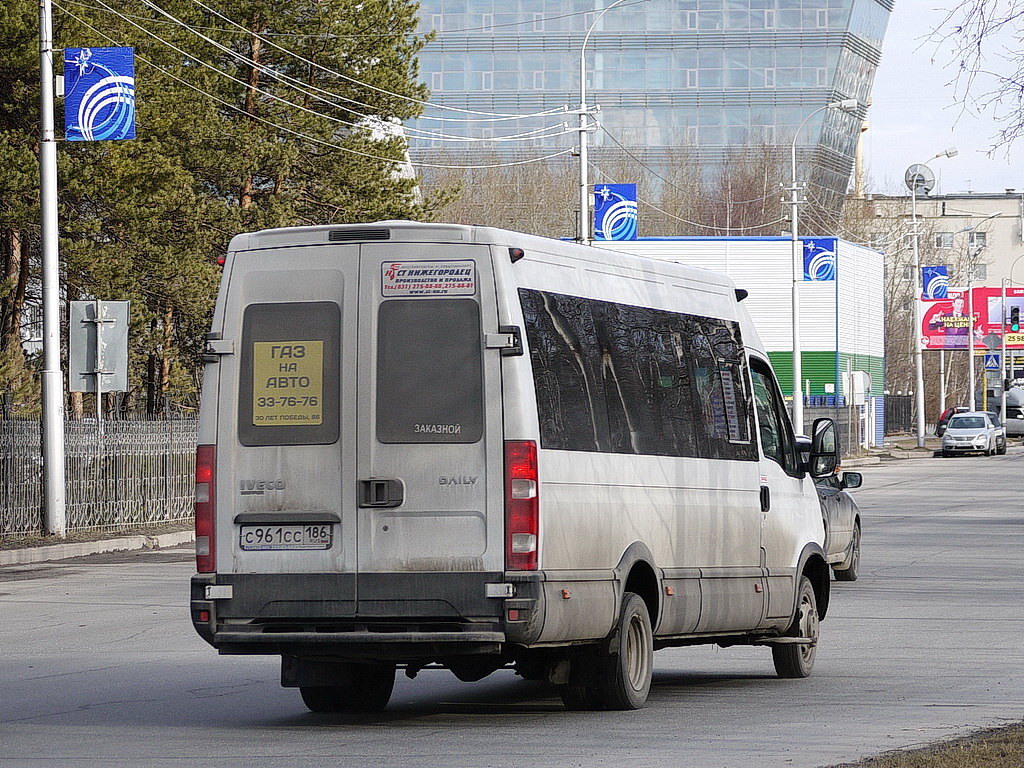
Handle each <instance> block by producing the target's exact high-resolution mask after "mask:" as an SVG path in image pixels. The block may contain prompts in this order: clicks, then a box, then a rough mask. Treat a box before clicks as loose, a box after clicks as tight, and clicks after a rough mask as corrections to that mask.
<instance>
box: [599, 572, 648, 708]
mask: <svg viewBox="0 0 1024 768" xmlns="http://www.w3.org/2000/svg"><path fill="white" fill-rule="evenodd" d="M610 651H611V655H610V656H608V657H607V658H606V659H605V660H604V663H603V664H602V665H601V666H602V667H603V669H601V671H600V677H599V679H598V692H599V694H600V699H601V704H602V705H603V707H604V708H605V709H619V710H623V709H639V708H640V707H642V706H643V705H644V702H646V701H647V696H648V694H649V693H650V692H651V675H652V673H653V671H654V631H653V629H652V628H651V616H650V613H649V612H648V610H647V603H645V602H644V600H643V598H642V597H640V595H637V594H635V593H633V592H626V593H625V594H624V595H623V596H622V611H621V612H620V613H619V621H618V624H617V625H616V627H615V633H614V635H613V639H612V647H611V649H610Z"/></svg>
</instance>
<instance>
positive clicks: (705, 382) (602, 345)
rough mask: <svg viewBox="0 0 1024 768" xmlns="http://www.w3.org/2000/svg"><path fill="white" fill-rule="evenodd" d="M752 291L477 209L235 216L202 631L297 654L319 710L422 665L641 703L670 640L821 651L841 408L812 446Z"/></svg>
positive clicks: (210, 404) (199, 476) (201, 579)
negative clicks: (423, 217)
mask: <svg viewBox="0 0 1024 768" xmlns="http://www.w3.org/2000/svg"><path fill="white" fill-rule="evenodd" d="M745 288H747V289H749V290H757V286H756V285H751V286H745ZM745 295H746V292H745V291H744V290H737V289H736V287H735V286H734V285H733V284H732V282H730V280H729V278H727V277H725V276H723V275H721V274H717V273H714V272H709V271H706V270H701V269H695V268H692V267H687V266H682V265H678V264H673V263H668V262H664V261H655V260H649V259H646V258H643V257H638V256H632V255H627V254H621V253H615V252H612V251H606V250H602V249H600V248H594V247H587V246H583V245H579V244H576V243H569V242H559V241H556V240H549V239H545V238H540V237H533V236H529V235H524V234H520V233H516V232H509V231H503V230H499V229H491V228H486V227H469V226H456V225H446V224H421V223H415V222H405V221H401V222H399V221H389V222H380V223H377V224H372V225H339V226H318V227H303V228H293V229H277V230H269V231H263V232H257V233H253V234H245V235H239V236H238V237H235V238H234V239H233V240H232V242H231V246H230V249H229V252H228V255H227V259H226V262H225V265H224V276H223V280H222V283H221V287H220V293H219V295H218V298H217V304H216V309H215V313H214V319H213V328H212V332H211V333H210V334H209V336H208V341H207V346H206V351H205V354H204V360H205V362H206V365H205V375H204V380H203V389H202V404H201V410H200V422H199V443H200V445H199V448H198V451H197V467H196V559H197V570H198V573H197V574H196V575H195V576H194V577H193V579H192V594H191V598H192V599H191V614H192V621H193V623H194V625H195V627H196V629H197V631H198V632H199V634H200V635H201V636H202V637H203V638H204V639H205V640H206V641H208V642H209V643H210V644H212V645H213V646H214V647H215V648H217V649H218V650H219V651H220V652H221V653H224V654H272V655H279V656H281V658H282V666H281V680H282V684H283V685H285V686H288V687H294V688H298V689H299V691H300V692H301V695H302V699H303V701H304V702H305V704H306V705H307V706H308V707H309V708H310V709H312V710H314V711H355V710H364V711H365V710H374V709H381V708H383V707H384V706H385V705H386V704H387V701H388V699H389V697H390V695H391V691H392V686H393V685H394V679H395V673H396V670H398V669H401V670H403V671H404V672H405V673H406V674H407V675H408V676H409V677H414V676H415V675H416V674H417V673H418V672H419V671H420V670H422V669H424V668H426V667H428V666H429V667H431V668H434V667H438V666H440V667H444V668H447V669H450V670H451V671H452V672H453V673H454V674H455V675H456V676H457V677H458V678H459V679H460V680H466V681H468V680H478V679H480V678H483V677H484V676H486V675H488V674H490V673H492V672H494V671H495V670H498V669H502V668H511V669H514V670H516V671H517V672H518V674H520V675H522V676H523V677H525V678H529V679H544V680H547V681H549V682H550V683H552V684H553V685H554V686H556V688H557V691H558V692H559V694H560V696H561V698H562V699H563V701H564V702H565V704H566V705H567V706H568V707H570V708H575V709H633V708H636V707H639V706H641V705H642V704H643V703H644V701H645V700H646V698H647V695H648V691H649V689H650V685H651V672H652V669H653V663H654V662H653V652H654V651H655V650H657V649H660V648H666V647H670V646H682V645H693V644H699V643H717V644H718V645H721V646H723V647H724V646H730V645H738V644H745V645H765V646H768V647H770V648H771V652H772V656H773V659H774V664H775V668H776V670H777V672H778V674H779V675H781V676H783V677H804V676H806V675H807V674H809V672H810V670H811V666H812V664H813V662H814V656H815V646H816V643H817V640H818V622H819V619H821V618H823V617H824V616H825V611H826V609H827V606H828V596H829V570H828V566H827V564H826V558H825V555H824V552H823V551H822V544H823V541H824V530H823V526H822V516H821V509H820V506H819V502H818V497H817V494H816V491H815V488H814V483H813V477H816V476H822V475H826V474H830V473H831V472H832V471H834V469H835V467H836V464H837V462H838V454H837V448H836V438H835V425H834V424H833V423H832V422H831V421H830V420H827V419H822V420H819V421H818V422H816V423H815V425H814V429H813V430H812V436H811V437H812V443H813V444H812V450H811V453H810V458H809V459H808V460H807V461H801V459H800V457H799V456H798V453H797V450H796V442H795V436H794V432H793V428H792V426H791V423H790V419H789V416H788V415H787V411H786V405H785V403H784V401H783V397H782V395H781V392H780V390H779V387H778V384H777V382H776V380H775V376H774V375H773V373H772V369H771V366H770V365H769V361H768V356H767V354H766V353H765V351H764V349H763V348H762V346H761V343H760V341H759V339H758V335H757V332H756V330H755V329H754V328H753V326H752V324H751V322H750V319H749V317H748V316H747V313H746V312H745V311H744V307H743V304H742V298H743V297H744V296H745ZM766 653H767V651H766Z"/></svg>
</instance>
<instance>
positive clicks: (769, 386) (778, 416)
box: [751, 359, 800, 477]
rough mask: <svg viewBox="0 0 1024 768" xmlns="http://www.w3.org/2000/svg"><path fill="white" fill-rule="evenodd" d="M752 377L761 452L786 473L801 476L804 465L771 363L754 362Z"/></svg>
mask: <svg viewBox="0 0 1024 768" xmlns="http://www.w3.org/2000/svg"><path fill="white" fill-rule="evenodd" d="M751 374H752V377H753V380H754V402H755V403H756V404H757V418H758V422H759V424H760V435H761V451H762V453H763V454H764V457H765V458H766V459H771V460H773V461H776V462H778V463H779V466H781V467H782V468H783V469H784V470H786V474H789V475H793V476H794V477H799V476H800V465H799V462H798V461H797V456H796V445H795V440H794V438H793V428H792V427H791V426H790V422H789V416H788V415H787V413H786V406H785V403H784V402H783V401H782V395H781V394H780V393H779V388H778V385H777V384H776V383H775V377H774V375H773V374H772V372H771V369H770V368H769V367H768V364H767V363H765V362H763V361H761V360H756V359H755V360H752V361H751Z"/></svg>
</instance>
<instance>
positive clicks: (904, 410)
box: [885, 395, 915, 435]
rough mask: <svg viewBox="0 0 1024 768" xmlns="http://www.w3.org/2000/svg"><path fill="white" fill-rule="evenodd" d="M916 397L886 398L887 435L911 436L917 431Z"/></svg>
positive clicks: (894, 396) (896, 396)
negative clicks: (915, 419)
mask: <svg viewBox="0 0 1024 768" xmlns="http://www.w3.org/2000/svg"><path fill="white" fill-rule="evenodd" d="M914 410H915V409H914V396H913V395H886V396H885V434H887V435H909V434H912V433H913V432H914V430H915V425H914Z"/></svg>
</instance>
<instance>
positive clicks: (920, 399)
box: [910, 184, 924, 448]
mask: <svg viewBox="0 0 1024 768" xmlns="http://www.w3.org/2000/svg"><path fill="white" fill-rule="evenodd" d="M910 221H911V236H912V237H913V242H914V296H913V302H914V331H913V335H912V336H911V338H912V339H914V405H915V407H916V410H917V447H918V448H924V357H923V355H924V350H922V349H921V297H922V296H923V295H924V288H923V285H922V282H921V232H920V230H919V229H918V226H917V185H916V184H914V185H913V186H912V187H911V188H910Z"/></svg>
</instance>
